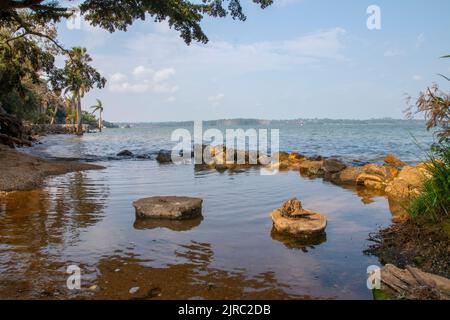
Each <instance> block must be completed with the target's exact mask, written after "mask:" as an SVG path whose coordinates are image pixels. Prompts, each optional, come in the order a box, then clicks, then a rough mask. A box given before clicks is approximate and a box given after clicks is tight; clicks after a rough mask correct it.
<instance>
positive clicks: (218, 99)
mask: <svg viewBox="0 0 450 320" xmlns="http://www.w3.org/2000/svg"><path fill="white" fill-rule="evenodd" d="M224 98H225V95H224V94H223V93H218V94H216V95H213V96H210V97H208V101H209V102H211V103H212V105H213V106H214V107H217V106H218V105H219V104H220V103H221V102H222V101H223V99H224Z"/></svg>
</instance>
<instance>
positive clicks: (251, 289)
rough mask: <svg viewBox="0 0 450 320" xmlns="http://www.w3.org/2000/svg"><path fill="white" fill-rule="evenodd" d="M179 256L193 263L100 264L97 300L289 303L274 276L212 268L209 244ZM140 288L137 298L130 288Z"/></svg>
mask: <svg viewBox="0 0 450 320" xmlns="http://www.w3.org/2000/svg"><path fill="white" fill-rule="evenodd" d="M175 255H176V256H178V257H180V258H182V259H183V260H187V261H189V263H184V264H176V265H170V266H168V267H166V268H151V267H145V266H143V265H142V264H141V263H140V261H139V260H136V259H123V258H121V257H117V256H116V257H110V258H108V259H104V260H101V261H100V262H99V265H98V267H99V270H100V274H101V275H100V276H99V278H98V280H97V283H98V285H99V287H100V288H102V290H100V291H98V292H96V293H95V294H94V298H97V299H105V298H106V299H137V300H140V299H287V298H289V297H291V298H293V297H296V298H304V299H307V298H310V297H308V296H289V295H287V294H286V293H285V292H284V291H283V290H282V288H283V287H288V286H287V285H282V284H280V283H278V281H277V280H276V278H275V275H274V273H272V272H264V273H260V274H257V275H256V276H254V277H248V276H247V275H246V270H234V271H225V270H220V269H216V268H214V267H212V266H211V264H212V263H213V261H214V250H213V248H212V247H211V245H210V244H208V243H199V242H195V241H192V242H191V243H189V244H187V245H182V246H180V248H179V250H177V251H175ZM131 287H132V288H139V289H138V291H137V292H136V293H135V294H131V293H130V288H131Z"/></svg>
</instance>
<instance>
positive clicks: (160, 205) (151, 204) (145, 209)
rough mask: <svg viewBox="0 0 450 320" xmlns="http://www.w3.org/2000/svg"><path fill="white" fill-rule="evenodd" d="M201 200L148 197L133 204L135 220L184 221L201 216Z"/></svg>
mask: <svg viewBox="0 0 450 320" xmlns="http://www.w3.org/2000/svg"><path fill="white" fill-rule="evenodd" d="M202 203H203V200H202V199H199V198H189V197H175V196H166V197H150V198H144V199H140V200H137V201H135V202H133V206H134V207H135V209H136V217H137V218H153V219H169V220H184V219H192V218H196V217H199V216H200V215H201V214H202Z"/></svg>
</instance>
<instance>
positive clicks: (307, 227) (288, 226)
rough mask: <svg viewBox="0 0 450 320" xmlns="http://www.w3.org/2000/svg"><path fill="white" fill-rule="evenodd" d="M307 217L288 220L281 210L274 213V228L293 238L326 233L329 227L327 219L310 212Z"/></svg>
mask: <svg viewBox="0 0 450 320" xmlns="http://www.w3.org/2000/svg"><path fill="white" fill-rule="evenodd" d="M304 211H305V212H308V214H307V215H305V216H304V217H301V218H294V219H293V218H288V217H284V216H283V212H282V210H281V209H275V210H274V211H273V212H272V215H271V217H272V221H273V227H274V229H275V230H276V231H278V232H281V233H286V234H290V235H292V236H313V235H318V234H320V233H322V232H324V230H325V228H326V227H327V218H326V217H325V216H324V215H322V214H320V213H315V212H312V211H309V210H305V209H304Z"/></svg>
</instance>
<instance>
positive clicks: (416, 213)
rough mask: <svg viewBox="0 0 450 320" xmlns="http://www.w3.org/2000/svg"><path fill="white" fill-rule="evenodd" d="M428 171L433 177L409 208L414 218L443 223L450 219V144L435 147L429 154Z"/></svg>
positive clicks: (425, 183)
mask: <svg viewBox="0 0 450 320" xmlns="http://www.w3.org/2000/svg"><path fill="white" fill-rule="evenodd" d="M428 158H429V162H428V163H429V164H428V167H427V170H428V171H429V172H430V173H431V177H430V178H428V179H427V180H425V182H424V184H423V186H422V189H421V193H420V195H419V196H417V197H416V198H414V199H413V200H412V201H411V203H410V204H409V206H408V208H407V212H408V214H409V215H410V216H411V217H412V218H425V219H426V220H431V221H433V222H442V221H444V220H446V219H448V218H449V217H450V143H449V140H448V139H447V140H446V141H445V142H443V143H440V144H435V145H433V147H432V149H431V151H430V152H429V154H428Z"/></svg>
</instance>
